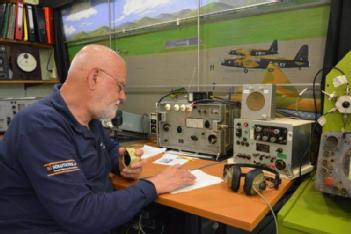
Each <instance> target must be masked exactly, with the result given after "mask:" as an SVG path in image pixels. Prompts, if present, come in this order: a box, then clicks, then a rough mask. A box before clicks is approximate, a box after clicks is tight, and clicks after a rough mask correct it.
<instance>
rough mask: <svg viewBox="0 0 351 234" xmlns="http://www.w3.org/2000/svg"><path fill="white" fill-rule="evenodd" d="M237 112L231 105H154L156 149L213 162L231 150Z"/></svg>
mask: <svg viewBox="0 0 351 234" xmlns="http://www.w3.org/2000/svg"><path fill="white" fill-rule="evenodd" d="M239 112H240V109H239V108H238V107H237V106H235V105H231V104H222V103H211V102H209V103H198V104H193V103H189V102H188V101H187V100H176V101H165V102H162V103H160V104H159V105H158V113H159V115H160V116H159V117H158V132H159V133H158V141H159V145H160V146H161V147H166V148H171V149H177V150H181V151H189V152H193V153H198V154H207V155H211V156H213V157H214V158H216V159H218V158H219V157H221V156H227V155H229V153H228V152H229V151H231V150H232V147H233V121H234V118H236V117H238V116H239ZM230 155H231V153H230Z"/></svg>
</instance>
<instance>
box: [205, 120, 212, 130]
mask: <svg viewBox="0 0 351 234" xmlns="http://www.w3.org/2000/svg"><path fill="white" fill-rule="evenodd" d="M210 126H211V124H210V121H208V120H206V121H205V128H210Z"/></svg>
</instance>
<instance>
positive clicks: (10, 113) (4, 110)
mask: <svg viewBox="0 0 351 234" xmlns="http://www.w3.org/2000/svg"><path fill="white" fill-rule="evenodd" d="M38 100H39V98H34V97H27V98H4V99H0V132H5V131H6V130H7V128H8V126H9V125H10V122H11V121H12V119H13V118H14V117H15V115H16V114H17V113H18V112H20V111H21V110H23V109H24V108H25V107H26V106H28V105H30V104H33V103H34V102H36V101H38Z"/></svg>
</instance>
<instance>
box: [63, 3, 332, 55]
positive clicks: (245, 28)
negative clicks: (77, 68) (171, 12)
mask: <svg viewBox="0 0 351 234" xmlns="http://www.w3.org/2000/svg"><path fill="white" fill-rule="evenodd" d="M328 17H329V6H320V7H315V8H307V9H299V10H291V11H283V12H277V13H270V14H263V15H257V16H249V17H242V18H235V19H231V20H223V21H217V22H211V23H204V24H202V25H201V28H200V32H201V36H200V38H201V48H215V47H223V46H229V45H243V44H255V43H268V42H271V41H272V40H273V39H277V40H278V41H279V40H294V39H303V38H315V37H322V36H325V35H326V32H327V26H328ZM196 36H197V25H196V24H194V25H187V26H182V27H180V28H178V29H172V30H163V31H157V32H150V33H144V34H140V35H135V36H130V37H124V38H119V39H115V40H113V41H112V45H113V46H112V47H113V48H114V49H118V50H119V51H120V53H121V54H122V55H123V56H129V55H142V54H152V53H166V52H174V51H182V50H191V49H196V48H197V46H192V47H186V48H174V49H166V48H165V44H166V42H167V41H168V40H177V39H187V38H193V37H196ZM99 43H100V44H105V45H108V44H109V42H108V40H107V41H101V42H99ZM68 47H69V55H70V58H72V56H73V55H74V54H75V53H76V52H77V51H78V50H79V49H80V48H81V47H82V45H79V46H75V45H70V43H68Z"/></svg>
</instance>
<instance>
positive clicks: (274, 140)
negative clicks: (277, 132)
mask: <svg viewBox="0 0 351 234" xmlns="http://www.w3.org/2000/svg"><path fill="white" fill-rule="evenodd" d="M276 140H277V138H275V137H271V139H269V141H270V142H272V143H274V142H276Z"/></svg>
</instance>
